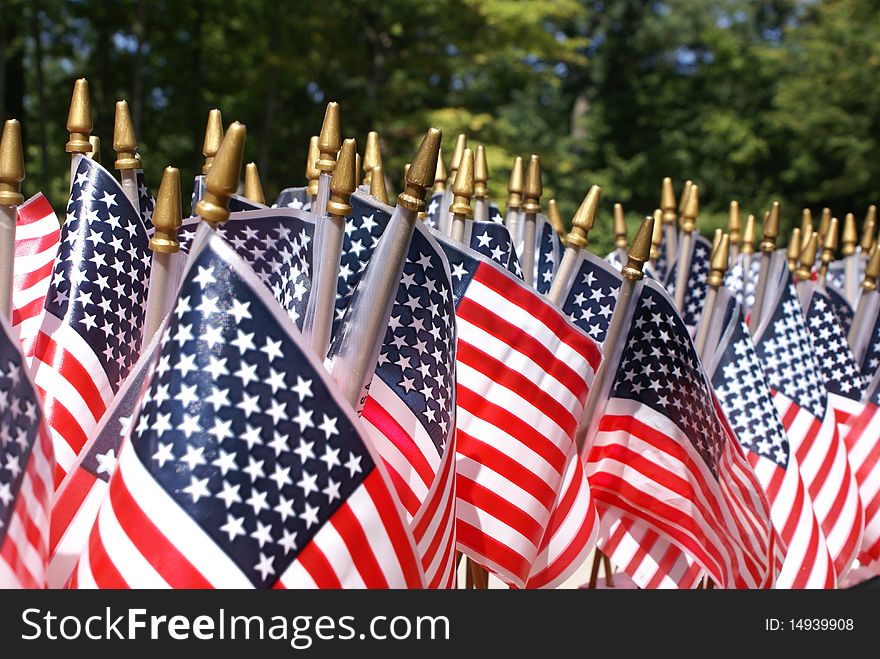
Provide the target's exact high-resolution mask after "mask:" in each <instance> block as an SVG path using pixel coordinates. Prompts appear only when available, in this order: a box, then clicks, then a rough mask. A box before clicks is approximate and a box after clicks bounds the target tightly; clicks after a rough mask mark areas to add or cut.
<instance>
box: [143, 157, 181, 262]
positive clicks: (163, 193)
mask: <svg viewBox="0 0 880 659" xmlns="http://www.w3.org/2000/svg"><path fill="white" fill-rule="evenodd" d="M181 224H183V215H182V212H181V207H180V170H179V169H177V167H166V168H165V171H164V172H163V173H162V182H161V183H160V184H159V192H158V193H157V195H156V208H155V209H154V210H153V226H155V227H156V231H155V233H154V234H153V237H152V238H150V249H151V250H153V251H154V252H162V253H164V254H174V253H175V252H179V251H180V243H179V242H178V240H177V230H178V229H180V225H181Z"/></svg>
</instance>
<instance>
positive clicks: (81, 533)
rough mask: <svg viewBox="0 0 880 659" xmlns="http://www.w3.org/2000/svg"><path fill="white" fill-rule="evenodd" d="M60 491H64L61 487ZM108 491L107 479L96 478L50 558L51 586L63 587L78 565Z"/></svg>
mask: <svg viewBox="0 0 880 659" xmlns="http://www.w3.org/2000/svg"><path fill="white" fill-rule="evenodd" d="M58 491H59V493H60V492H62V490H61V489H59V490H58ZM106 493H107V483H106V481H102V480H101V479H100V478H99V479H97V480H95V482H94V483H93V484H92V487H91V488H90V489H89V493H88V494H87V495H86V498H85V499H83V502H82V504H80V507H79V510H77V512H76V515H75V516H74V518H73V519H72V520H71V521H70V524H68V526H67V528H66V529H65V531H64V535H62V536H61V539H60V540H59V541H58V544H57V545H55V552H54V553H53V554H52V557H51V558H50V560H49V588H63V587H64V584H66V583H67V580H68V579H69V578H70V573H71V572H72V571H73V566H74V565H76V561H77V559H78V558H79V555H80V554H81V553H82V551H83V548H84V547H85V546H86V545H87V544H88V542H89V533H91V531H92V526H94V524H95V521H96V519H97V517H98V510H99V509H100V508H101V502H102V501H103V500H104V495H105V494H106Z"/></svg>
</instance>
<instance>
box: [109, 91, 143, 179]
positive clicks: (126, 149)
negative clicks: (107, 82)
mask: <svg viewBox="0 0 880 659" xmlns="http://www.w3.org/2000/svg"><path fill="white" fill-rule="evenodd" d="M137 148H138V144H137V139H136V138H135V136H134V123H132V121H131V114H130V113H129V111H128V101H125V100H122V101H116V116H115V117H114V119H113V150H114V151H115V152H116V164H115V167H116V169H118V170H120V171H123V170H126V169H137V168H138V167H139V166H140V163H139V162H138V159H137V158H135V157H134V154H135V153H136V152H137Z"/></svg>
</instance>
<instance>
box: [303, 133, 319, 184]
mask: <svg viewBox="0 0 880 659" xmlns="http://www.w3.org/2000/svg"><path fill="white" fill-rule="evenodd" d="M320 156H321V151H320V150H319V149H318V136H317V135H312V136H311V137H310V138H309V152H308V155H306V180H307V181H308V182H309V184H308V193H309V196H311V197H317V196H318V177H319V176H320V175H321V172H320V171H318V165H317V162H318V158H320Z"/></svg>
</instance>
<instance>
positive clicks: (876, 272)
mask: <svg viewBox="0 0 880 659" xmlns="http://www.w3.org/2000/svg"><path fill="white" fill-rule="evenodd" d="M878 278H880V249H877V248H876V247H875V248H874V249H873V250H872V251H871V256H870V258H869V259H868V263H867V264H866V265H865V278H864V279H863V280H862V284H861V289H862V290H861V294H860V295H859V301H858V304H857V305H856V313H855V317H854V318H853V323H852V326H851V327H850V329H849V334H848V335H847V337H846V342H847V343H848V344H849V347H850V348H851V349H852V351H853V355H855V358H856V361H857V362H859V363H861V361H862V359H864V357H865V352H866V351H867V349H868V341H870V339H871V332H872V331H873V325H874V319H875V318H876V317H877V312H878V306H880V305H878V300H880V295H878V293H877V279H878Z"/></svg>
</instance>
